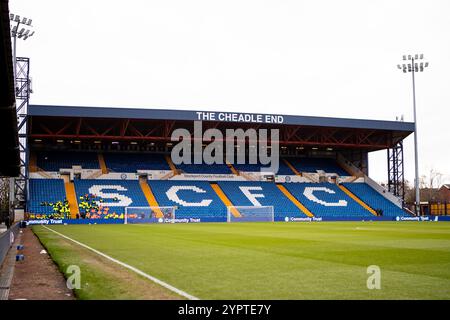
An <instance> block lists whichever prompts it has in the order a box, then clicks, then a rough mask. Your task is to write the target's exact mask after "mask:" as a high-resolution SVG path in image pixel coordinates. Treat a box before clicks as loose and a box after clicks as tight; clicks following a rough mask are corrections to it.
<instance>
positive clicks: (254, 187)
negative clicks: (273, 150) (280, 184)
mask: <svg viewBox="0 0 450 320" xmlns="http://www.w3.org/2000/svg"><path fill="white" fill-rule="evenodd" d="M218 184H219V186H220V188H221V189H222V190H223V192H224V193H225V195H226V196H227V197H228V199H230V201H231V203H232V204H233V205H234V206H273V210H274V216H275V219H277V218H278V219H284V217H285V216H291V217H306V215H305V214H304V213H303V212H301V211H300V209H299V208H298V207H297V206H295V205H294V204H293V203H292V202H291V201H290V200H289V199H288V198H287V197H285V196H284V195H283V193H282V192H281V191H280V190H279V189H278V188H277V186H276V184H275V183H272V182H256V181H239V182H235V181H221V182H219V183H218Z"/></svg>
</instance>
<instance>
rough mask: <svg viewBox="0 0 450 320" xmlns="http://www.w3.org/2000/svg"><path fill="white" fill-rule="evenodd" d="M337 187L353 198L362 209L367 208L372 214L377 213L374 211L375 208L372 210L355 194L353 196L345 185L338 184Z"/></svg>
mask: <svg viewBox="0 0 450 320" xmlns="http://www.w3.org/2000/svg"><path fill="white" fill-rule="evenodd" d="M339 189H341V190H342V191H344V192H345V193H346V194H347V195H348V196H349V197H350V198H352V199H353V200H355V201H356V202H358V203H359V204H360V205H361V206H362V207H363V208H364V209H366V210H368V211H369V212H370V213H371V214H373V215H374V216H376V215H377V213H376V212H375V210H373V209H372V208H371V207H369V206H368V205H367V204H366V203H365V202H364V201H362V200H361V199H360V198H358V197H357V196H355V195H354V194H353V193H352V192H351V191H350V190H348V189H347V188H346V187H344V186H343V185H339Z"/></svg>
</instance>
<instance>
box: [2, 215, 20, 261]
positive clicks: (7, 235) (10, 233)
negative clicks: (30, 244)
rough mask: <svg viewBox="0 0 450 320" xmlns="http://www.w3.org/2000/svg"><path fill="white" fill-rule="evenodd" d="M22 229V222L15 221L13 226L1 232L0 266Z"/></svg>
mask: <svg viewBox="0 0 450 320" xmlns="http://www.w3.org/2000/svg"><path fill="white" fill-rule="evenodd" d="M19 230H20V223H15V224H14V225H13V226H12V227H11V228H9V229H8V230H6V231H5V232H3V233H1V234H0V266H1V265H2V264H3V260H4V259H5V257H6V255H7V254H8V251H9V249H10V248H11V246H12V244H13V243H14V240H15V239H16V238H17V235H18V234H19Z"/></svg>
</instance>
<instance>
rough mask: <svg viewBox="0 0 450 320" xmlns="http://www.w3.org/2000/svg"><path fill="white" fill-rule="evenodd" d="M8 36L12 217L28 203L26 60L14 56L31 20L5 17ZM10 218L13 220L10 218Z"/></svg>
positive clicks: (28, 88) (28, 74)
mask: <svg viewBox="0 0 450 320" xmlns="http://www.w3.org/2000/svg"><path fill="white" fill-rule="evenodd" d="M9 19H10V23H11V37H12V38H13V39H12V40H13V41H12V43H13V48H12V51H13V72H14V93H15V97H16V112H17V127H18V131H19V133H18V134H19V153H20V173H19V176H18V177H14V178H11V179H10V190H9V192H10V195H9V199H10V210H11V214H12V217H14V213H15V209H16V208H18V209H22V208H23V209H25V206H26V203H27V200H28V159H29V150H28V148H27V130H28V124H27V120H28V104H29V99H30V93H31V91H32V90H31V80H30V59H29V58H25V57H17V39H22V40H27V39H28V38H29V37H31V36H33V35H34V31H31V28H32V25H31V22H32V20H31V19H29V18H25V17H20V16H19V15H15V14H10V15H9ZM13 219H14V218H13Z"/></svg>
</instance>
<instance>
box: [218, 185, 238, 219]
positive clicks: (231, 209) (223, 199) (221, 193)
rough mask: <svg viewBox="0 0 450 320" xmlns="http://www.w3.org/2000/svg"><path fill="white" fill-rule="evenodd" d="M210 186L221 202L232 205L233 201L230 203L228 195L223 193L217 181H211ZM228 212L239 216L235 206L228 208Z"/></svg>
mask: <svg viewBox="0 0 450 320" xmlns="http://www.w3.org/2000/svg"><path fill="white" fill-rule="evenodd" d="M211 188H213V190H214V192H215V193H216V194H217V196H218V197H219V198H220V200H222V202H223V204H224V205H225V206H226V207H232V206H233V203H231V201H230V199H228V197H227V196H226V195H225V193H224V192H223V190H222V189H221V188H220V187H219V185H218V184H217V183H211ZM230 212H231V214H232V215H233V216H235V217H236V218H239V217H241V214H240V213H239V211H238V210H237V209H236V208H230Z"/></svg>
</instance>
